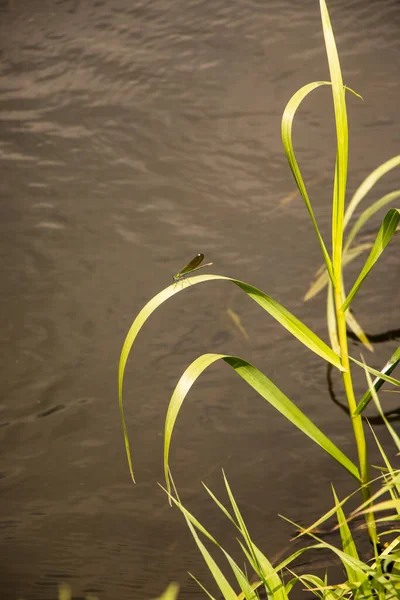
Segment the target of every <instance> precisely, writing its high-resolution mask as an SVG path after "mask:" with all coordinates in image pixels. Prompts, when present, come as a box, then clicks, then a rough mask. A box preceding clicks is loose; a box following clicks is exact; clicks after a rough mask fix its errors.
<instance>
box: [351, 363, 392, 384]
mask: <svg viewBox="0 0 400 600" xmlns="http://www.w3.org/2000/svg"><path fill="white" fill-rule="evenodd" d="M349 359H350V360H351V361H352V362H354V363H356V365H358V366H359V367H361V368H362V369H364V367H365V368H366V369H367V371H368V372H369V373H371V374H372V375H375V376H376V377H380V378H381V379H384V380H385V381H387V382H388V383H391V384H392V385H396V386H397V387H400V381H399V380H398V379H395V378H394V377H390V376H389V375H384V374H383V373H382V371H377V370H376V369H373V368H372V367H369V366H368V365H367V364H365V363H362V362H360V361H359V360H357V359H356V358H353V357H352V356H349Z"/></svg>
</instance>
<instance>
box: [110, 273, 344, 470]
mask: <svg viewBox="0 0 400 600" xmlns="http://www.w3.org/2000/svg"><path fill="white" fill-rule="evenodd" d="M217 280H223V281H230V282H232V283H234V284H235V285H237V286H238V287H239V288H240V289H242V290H243V291H244V292H246V293H247V294H248V295H249V296H250V298H252V300H254V301H255V302H257V304H259V305H260V306H261V307H262V308H263V309H264V310H265V311H267V312H268V313H269V314H270V315H271V316H272V317H273V318H274V319H276V320H277V321H278V322H279V323H280V324H281V325H282V326H283V327H285V329H287V330H288V331H289V332H290V333H291V334H292V335H294V337H296V338H297V339H298V340H299V341H300V342H301V343H302V344H304V345H305V346H307V347H308V348H309V349H310V350H312V351H313V352H315V353H316V354H318V356H320V357H321V358H323V359H324V360H327V361H328V362H330V363H331V364H332V365H333V366H335V367H336V368H337V369H339V370H341V371H343V370H344V369H343V367H342V366H341V362H340V357H339V356H338V355H337V354H335V353H334V352H333V350H332V349H331V348H329V346H328V345H327V344H325V342H323V341H322V340H321V339H320V338H319V337H318V336H317V335H316V334H315V333H313V332H312V331H311V329H309V328H308V327H306V325H304V324H303V323H302V322H301V321H299V319H297V318H296V317H295V316H294V315H292V313H290V312H289V311H288V310H286V309H285V308H284V307H283V306H282V305H281V304H279V302H276V300H274V299H273V298H271V296H267V294H264V293H263V292H262V291H261V290H259V289H258V288H256V287H254V286H251V285H249V284H247V283H245V282H243V281H240V280H238V279H232V278H230V277H224V276H222V275H198V276H196V277H191V278H190V283H189V282H188V281H182V286H177V285H176V284H172V285H170V286H168V287H167V288H165V289H164V290H162V291H161V292H159V293H158V294H157V295H156V296H154V298H152V299H151V300H150V301H149V302H148V303H147V304H146V305H145V306H144V307H143V308H142V310H141V311H140V312H139V314H138V315H137V317H136V319H135V320H134V322H133V323H132V325H131V327H130V329H129V331H128V334H127V336H126V338H125V341H124V343H123V346H122V350H121V355H120V359H119V365H118V402H119V410H120V416H121V423H122V429H123V434H124V442H125V450H126V455H127V460H128V465H129V471H130V474H131V477H132V480H133V481H135V477H134V472H133V466H132V459H131V452H130V444H129V437H128V431H127V427H126V421H125V413H124V407H123V397H122V391H123V380H124V373H125V367H126V363H127V360H128V357H129V354H130V351H131V349H132V346H133V343H134V341H135V339H136V337H137V335H138V333H139V331H140V330H141V328H142V327H143V325H144V324H145V322H146V321H147V319H148V318H149V317H150V315H151V314H152V313H153V312H154V311H155V310H156V308H158V307H159V306H160V305H161V304H163V303H164V302H165V301H166V300H168V299H169V298H171V297H172V296H174V295H175V294H179V293H180V292H182V291H183V290H184V289H187V288H188V287H190V288H192V287H193V286H194V285H197V284H198V283H204V282H205V281H217Z"/></svg>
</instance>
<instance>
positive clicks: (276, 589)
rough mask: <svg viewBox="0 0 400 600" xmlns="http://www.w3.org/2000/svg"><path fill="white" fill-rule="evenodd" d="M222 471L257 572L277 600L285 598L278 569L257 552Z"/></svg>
mask: <svg viewBox="0 0 400 600" xmlns="http://www.w3.org/2000/svg"><path fill="white" fill-rule="evenodd" d="M222 473H223V476H224V483H225V487H226V491H227V493H228V497H229V500H230V503H231V505H232V508H233V511H234V513H235V516H236V520H237V523H238V526H239V529H240V532H241V534H242V536H243V539H244V541H245V542H246V545H247V548H248V549H249V553H250V555H251V557H252V559H253V562H254V564H255V565H256V566H257V567H258V568H257V573H260V574H262V575H263V576H264V578H265V580H263V581H264V584H265V585H266V586H267V588H268V589H269V591H270V593H271V594H273V597H274V598H276V600H278V598H282V600H283V599H284V597H285V593H284V589H283V584H282V581H281V579H280V577H279V575H278V574H277V573H276V570H275V569H274V568H273V567H272V565H271V563H270V562H269V560H268V559H267V558H266V557H265V556H264V555H263V554H262V555H260V554H259V553H257V548H256V547H255V546H254V544H253V542H252V539H251V537H250V534H249V532H248V530H247V527H246V524H245V522H244V519H243V517H242V515H241V513H240V510H239V507H238V505H237V504H236V500H235V498H234V496H233V494H232V490H231V488H230V486H229V483H228V480H227V478H226V476H225V473H224V471H222ZM259 558H260V560H261V563H260V561H259Z"/></svg>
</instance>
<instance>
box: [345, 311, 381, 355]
mask: <svg viewBox="0 0 400 600" xmlns="http://www.w3.org/2000/svg"><path fill="white" fill-rule="evenodd" d="M346 323H347V325H348V327H349V328H350V329H351V331H352V332H353V333H354V335H356V336H357V337H358V339H359V340H360V342H361V343H362V344H363V346H365V347H366V348H367V350H369V351H370V352H373V351H374V348H373V346H372V344H371V342H370V341H369V339H368V337H367V335H366V333H365V331H364V330H363V328H362V327H361V325H360V323H359V322H358V321H357V319H356V318H355V316H354V315H353V313H352V312H350V311H349V310H348V311H346Z"/></svg>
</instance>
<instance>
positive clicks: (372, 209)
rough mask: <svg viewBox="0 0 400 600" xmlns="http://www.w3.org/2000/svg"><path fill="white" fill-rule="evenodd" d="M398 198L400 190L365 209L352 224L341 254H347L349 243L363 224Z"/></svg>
mask: <svg viewBox="0 0 400 600" xmlns="http://www.w3.org/2000/svg"><path fill="white" fill-rule="evenodd" d="M399 197H400V190H396V191H395V192H391V193H390V194H386V196H383V198H380V199H379V200H377V201H376V202H374V203H373V204H372V205H371V206H369V207H368V208H366V209H365V210H364V212H363V213H361V215H360V216H359V217H358V219H357V221H356V222H355V223H354V225H353V227H352V228H351V230H350V233H349V235H348V236H347V238H346V243H345V245H344V248H343V252H344V253H345V252H347V250H348V249H349V247H350V245H351V243H352V242H353V240H354V238H355V236H356V235H357V233H358V232H359V231H360V229H361V228H362V227H363V226H364V225H365V223H366V222H367V221H368V220H369V219H370V218H371V217H372V216H373V215H374V214H375V213H377V212H378V210H380V209H381V208H383V207H384V206H386V205H387V204H391V203H392V202H394V200H396V199H397V198H399Z"/></svg>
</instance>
